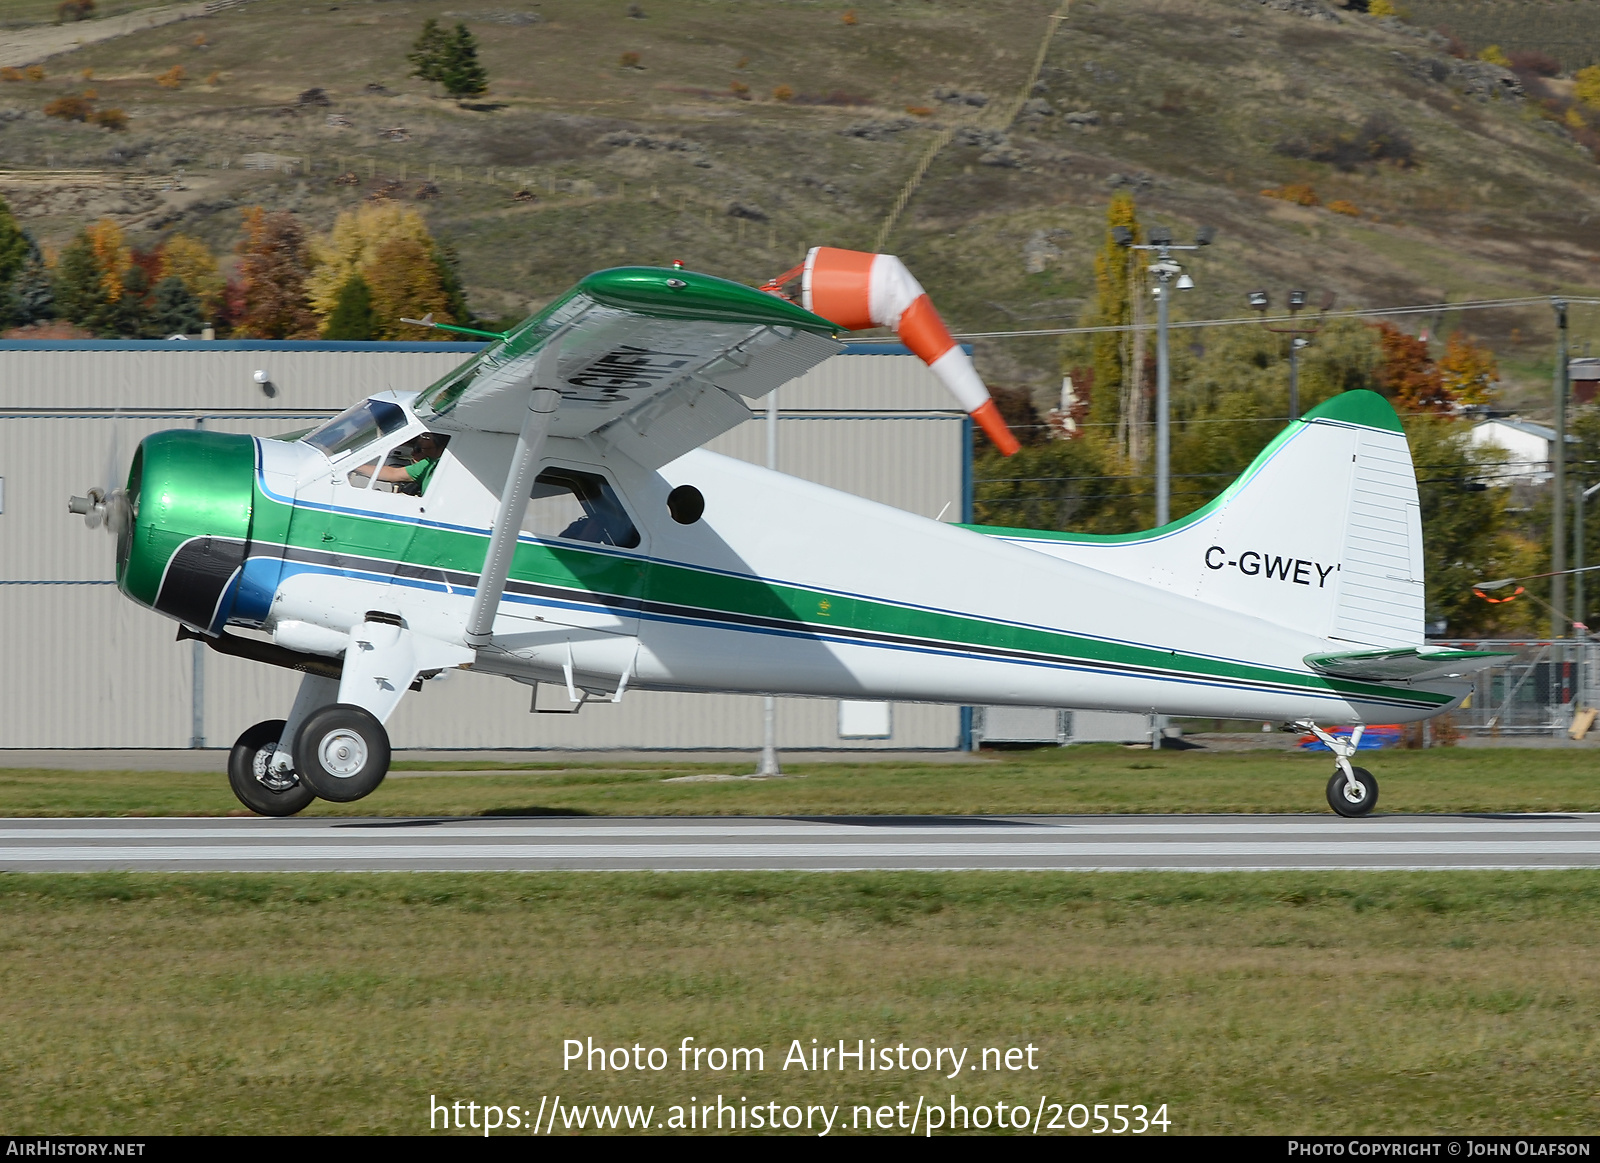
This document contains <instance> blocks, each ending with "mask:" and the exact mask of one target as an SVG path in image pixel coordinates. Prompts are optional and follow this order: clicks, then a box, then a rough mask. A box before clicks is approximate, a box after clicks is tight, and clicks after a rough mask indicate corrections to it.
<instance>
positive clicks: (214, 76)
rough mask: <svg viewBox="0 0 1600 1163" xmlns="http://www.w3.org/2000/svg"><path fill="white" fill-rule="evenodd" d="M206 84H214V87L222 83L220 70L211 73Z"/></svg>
mask: <svg viewBox="0 0 1600 1163" xmlns="http://www.w3.org/2000/svg"><path fill="white" fill-rule="evenodd" d="M206 84H208V85H210V86H212V87H213V88H215V87H216V86H217V85H220V84H222V73H221V72H220V71H219V72H215V73H211V74H209V75H208V76H207V77H206Z"/></svg>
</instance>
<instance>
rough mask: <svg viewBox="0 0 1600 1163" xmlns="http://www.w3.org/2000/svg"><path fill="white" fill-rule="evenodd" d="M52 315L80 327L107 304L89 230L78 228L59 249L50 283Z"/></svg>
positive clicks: (90, 321) (99, 312) (87, 322)
mask: <svg viewBox="0 0 1600 1163" xmlns="http://www.w3.org/2000/svg"><path fill="white" fill-rule="evenodd" d="M51 290H52V294H53V296H54V299H55V308H56V315H57V316H58V317H59V318H62V319H66V320H68V321H69V322H72V323H77V324H79V325H80V326H83V327H90V328H92V327H93V326H94V323H93V320H95V319H98V318H99V317H100V316H101V313H102V312H104V311H105V310H106V308H107V307H108V306H109V302H108V300H107V299H106V293H105V283H104V279H103V277H102V272H101V270H100V264H99V262H97V261H96V259H95V252H94V244H93V243H92V242H91V241H90V240H89V233H88V231H86V230H80V231H79V232H78V235H77V237H76V238H74V239H73V240H72V241H71V242H69V243H68V244H67V245H66V247H65V248H64V249H63V250H62V251H61V258H60V261H58V262H57V263H56V275H55V280H54V286H53V287H52V288H51Z"/></svg>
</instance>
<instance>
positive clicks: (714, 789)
mask: <svg viewBox="0 0 1600 1163" xmlns="http://www.w3.org/2000/svg"><path fill="white" fill-rule="evenodd" d="M1362 762H1363V763H1365V764H1366V765H1367V766H1368V767H1370V768H1372V770H1373V771H1374V772H1375V774H1376V775H1377V777H1378V780H1379V784H1380V786H1381V789H1382V792H1381V799H1380V801H1379V811H1384V812H1512V811H1518V812H1526V811H1532V812H1550V811H1594V810H1600V774H1597V772H1596V770H1595V768H1596V764H1595V760H1594V758H1593V757H1591V756H1590V755H1589V753H1588V752H1584V751H1549V750H1516V749H1512V748H1506V749H1467V748H1441V749H1437V750H1430V751H1384V752H1375V753H1370V754H1364V755H1363V759H1362ZM399 766H400V767H401V768H408V767H409V768H413V769H414V768H417V767H422V766H424V765H423V764H421V763H407V764H401V765H399ZM474 766H476V767H480V768H481V767H483V766H485V765H483V764H470V763H451V762H449V761H448V760H446V759H443V758H440V759H438V760H428V761H427V763H426V767H427V769H428V770H429V771H432V772H438V771H440V770H441V769H445V770H450V769H454V771H455V772H456V774H422V773H418V772H415V771H409V772H405V771H403V772H397V773H396V775H395V776H391V778H390V779H388V780H387V781H385V783H384V784H383V786H382V787H380V788H379V789H378V790H377V791H376V792H375V793H374V794H373V795H371V796H369V797H368V798H366V799H364V800H360V801H358V802H356V803H353V804H330V803H325V802H322V801H318V802H317V803H316V804H314V805H313V806H312V807H311V808H310V809H308V811H307V814H311V815H360V816H368V815H380V816H423V815H427V816H432V815H469V816H470V815H547V814H562V815H569V814H594V815H838V814H858V813H880V814H886V815H908V814H922V813H932V814H974V813H981V814H994V813H1000V814H1030V813H1073V812H1088V813H1099V812H1326V811H1327V810H1328V808H1327V803H1326V801H1325V800H1324V798H1323V787H1324V784H1325V783H1326V782H1327V777H1328V775H1329V774H1331V773H1332V770H1333V762H1332V760H1331V758H1330V757H1329V756H1328V755H1327V754H1326V753H1325V752H1324V753H1320V754H1316V753H1311V754H1307V753H1288V754H1284V753H1277V752H1267V753H1261V752H1254V753H1250V752H1246V753H1237V752H1235V753H1211V754H1207V753H1204V752H1200V751H1189V752H1151V751H1144V750H1139V749H1131V748H1123V747H1118V746H1110V745H1105V746H1080V747H1073V748H1069V749H1065V750H1060V749H1056V748H1049V749H1044V750H1039V751H1012V752H999V753H989V754H987V755H986V756H985V757H984V758H983V759H981V760H978V761H975V762H972V763H954V764H952V763H912V762H900V761H883V762H865V763H850V762H848V761H840V762H836V763H819V764H798V765H790V766H788V767H787V768H786V771H787V774H788V778H784V779H776V780H736V781H727V782H711V781H689V782H678V781H679V780H680V779H681V777H683V776H690V775H700V774H733V773H742V772H748V771H750V770H751V768H752V766H753V763H752V761H751V760H750V759H748V758H743V757H741V758H729V759H728V760H727V761H725V762H720V763H711V764H707V763H696V764H693V765H684V764H675V763H646V764H629V765H615V764H613V765H606V764H604V763H596V764H595V765H593V766H561V767H556V768H554V769H552V767H553V765H551V764H548V763H546V764H542V765H541V764H530V765H529V766H528V768H527V769H526V770H521V771H515V772H506V771H505V770H504V769H503V768H497V769H496V772H495V773H494V774H467V772H469V771H470V770H471V769H472V768H473V767H474ZM230 813H240V814H242V813H243V809H242V808H241V807H240V806H239V803H238V801H237V800H235V799H234V798H233V794H232V793H231V792H230V791H229V790H228V786H227V781H226V779H224V778H223V777H222V776H220V775H208V774H196V773H188V772H183V773H179V772H148V771H105V772H84V771H53V770H51V771H46V770H16V769H11V770H3V769H0V816H124V815H149V816H174V815H176V816H182V815H199V816H222V815H228V814H230Z"/></svg>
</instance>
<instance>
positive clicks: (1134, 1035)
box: [0, 872, 1600, 1135]
mask: <svg viewBox="0 0 1600 1163" xmlns="http://www.w3.org/2000/svg"><path fill="white" fill-rule="evenodd" d="M0 917H3V919H4V923H3V925H0V1125H4V1126H5V1127H6V1129H7V1131H8V1132H11V1133H15V1134H35V1133H43V1132H51V1133H114V1134H118V1135H137V1134H142V1133H174V1132H178V1133H195V1132H268V1133H270V1132H293V1133H306V1132H346V1133H358V1132H380V1131H382V1132H398V1133H419V1132H425V1131H426V1130H427V1118H428V1114H427V1112H428V1102H429V1096H430V1095H438V1096H439V1097H440V1098H441V1099H443V1100H445V1101H447V1102H448V1101H453V1100H456V1099H459V1100H462V1101H474V1102H478V1103H493V1104H508V1103H515V1104H521V1105H531V1106H533V1107H537V1106H538V1104H539V1099H540V1097H541V1096H552V1097H553V1096H555V1095H557V1094H559V1095H561V1096H563V1100H564V1101H566V1102H570V1103H574V1104H581V1103H591V1102H606V1103H641V1104H654V1105H655V1106H656V1107H657V1110H658V1115H657V1117H658V1119H659V1118H664V1117H666V1112H665V1110H664V1109H662V1108H664V1107H666V1106H668V1105H670V1104H675V1103H684V1102H686V1101H688V1099H689V1096H691V1095H694V1096H696V1098H697V1099H700V1100H703V1101H705V1102H714V1101H715V1096H716V1095H718V1094H721V1095H723V1096H725V1098H726V1100H727V1101H728V1102H729V1103H731V1104H732V1103H737V1102H738V1101H739V1100H740V1098H741V1097H742V1098H745V1099H748V1101H749V1102H750V1103H752V1104H755V1103H766V1102H769V1101H776V1102H778V1103H779V1104H780V1105H782V1104H788V1103H822V1104H834V1103H838V1104H842V1105H843V1107H844V1112H843V1117H844V1118H845V1119H846V1120H848V1118H849V1115H850V1108H851V1106H852V1105H853V1104H855V1103H863V1104H867V1103H870V1104H873V1105H878V1104H881V1103H895V1102H900V1101H906V1102H909V1103H912V1104H914V1103H915V1102H916V1100H917V1098H918V1097H919V1096H921V1097H924V1098H926V1099H927V1100H929V1101H930V1102H945V1103H948V1101H949V1097H948V1096H950V1095H952V1094H953V1095H955V1096H957V1101H958V1102H960V1103H984V1102H987V1103H991V1104H992V1103H993V1102H994V1101H996V1100H1002V1101H1005V1102H1007V1103H1011V1102H1020V1103H1025V1104H1029V1105H1030V1106H1032V1105H1034V1104H1036V1103H1037V1102H1038V1099H1039V1096H1040V1095H1044V1096H1046V1098H1047V1100H1048V1101H1049V1102H1058V1101H1059V1102H1063V1103H1071V1102H1085V1103H1089V1104H1093V1103H1095V1102H1107V1103H1144V1104H1148V1105H1151V1106H1154V1105H1157V1104H1160V1103H1166V1104H1167V1105H1168V1113H1169V1115H1170V1117H1171V1120H1172V1126H1171V1130H1172V1131H1173V1132H1174V1133H1180V1132H1181V1133H1206V1132H1231V1133H1252V1132H1253V1133H1269V1132H1277V1133H1285V1132H1324V1133H1333V1132H1339V1133H1355V1132H1363V1131H1366V1132H1379V1131H1382V1132H1410V1133H1432V1132H1461V1133H1466V1132H1470V1133H1474V1134H1485V1133H1490V1132H1504V1133H1511V1132H1530V1131H1542V1132H1547V1133H1562V1132H1571V1133H1594V1131H1595V1130H1596V1128H1597V1126H1600V1054H1597V1053H1596V1051H1597V1049H1600V1046H1597V1029H1600V1022H1597V1019H1596V1015H1597V1014H1600V956H1597V949H1596V944H1597V933H1600V876H1596V875H1595V874H1593V873H1581V872H1558V873H1543V874H1532V873H1450V874H1423V873H1404V874H1387V873H1319V874H1279V873H1272V874H1255V875H1236V874H1212V875H1203V874H1125V875H1116V876H1107V875H1087V876H1086V875H1049V874H1013V873H1003V874H1002V873H969V874H911V873H905V874H848V875H826V876H823V875H808V874H800V875H794V874H746V873H741V874H678V875H671V876H662V875H589V874H563V875H529V876H517V875H474V876H461V875H457V876H439V875H411V874H387V875H376V876H371V875H367V876H339V875H306V876H225V875H211V876H144V875H103V876H102V875H95V876H13V877H5V878H3V879H0ZM685 1036H693V1037H694V1038H696V1039H697V1040H698V1042H699V1044H700V1045H702V1046H723V1047H730V1046H744V1047H760V1048H762V1049H764V1051H765V1054H766V1059H765V1064H764V1065H765V1069H764V1070H763V1071H760V1072H757V1071H744V1072H740V1073H727V1072H723V1073H716V1072H712V1071H709V1070H703V1071H702V1072H700V1073H698V1074H696V1073H683V1072H681V1071H680V1070H679V1069H678V1058H677V1054H676V1047H677V1046H678V1045H679V1044H680V1043H681V1040H682V1039H683V1038H684V1037H685ZM588 1037H593V1038H594V1039H595V1042H596V1043H597V1044H603V1045H606V1046H619V1045H620V1046H628V1047H631V1046H633V1045H634V1044H636V1043H638V1044H641V1045H642V1046H644V1047H646V1048H648V1047H656V1046H659V1047H663V1048H670V1049H671V1050H672V1051H673V1053H672V1056H671V1064H670V1066H669V1068H668V1069H667V1070H664V1071H662V1072H660V1073H651V1072H649V1071H643V1072H632V1071H630V1072H628V1073H626V1074H610V1075H602V1074H600V1073H599V1072H595V1073H593V1074H586V1073H583V1072H580V1071H578V1070H576V1069H574V1070H572V1071H567V1072H563V1069H562V1060H561V1052H562V1042H563V1040H564V1039H566V1038H579V1039H583V1038H588ZM812 1038H817V1039H818V1040H819V1044H821V1043H837V1041H838V1040H839V1039H846V1040H848V1041H849V1042H851V1043H852V1044H853V1043H854V1041H855V1039H857V1038H860V1039H868V1038H876V1039H877V1040H878V1043H879V1044H880V1045H884V1044H888V1045H898V1044H905V1045H907V1046H909V1047H916V1046H932V1047H937V1046H950V1047H966V1048H968V1049H969V1051H970V1053H971V1055H972V1056H973V1057H976V1056H977V1055H978V1054H979V1053H980V1052H981V1049H982V1048H983V1047H1001V1048H1005V1047H1012V1046H1015V1047H1024V1046H1026V1045H1029V1044H1031V1045H1033V1046H1035V1047H1037V1057H1036V1059H1035V1061H1036V1064H1037V1066H1038V1069H1037V1070H1034V1071H1029V1070H1026V1069H1023V1070H1021V1071H1019V1072H1017V1073H1005V1072H1001V1073H995V1072H993V1071H990V1072H978V1073H963V1074H961V1075H959V1076H958V1077H956V1078H954V1079H946V1078H943V1077H935V1076H934V1075H933V1074H932V1073H931V1072H922V1073H914V1072H911V1073H900V1072H898V1071H896V1072H890V1073H874V1074H855V1073H850V1072H847V1073H846V1074H845V1075H843V1076H841V1075H839V1074H838V1073H837V1072H829V1073H826V1074H823V1073H817V1074H806V1073H801V1072H799V1071H798V1070H795V1069H791V1070H788V1071H785V1070H783V1069H781V1064H782V1062H783V1059H784V1056H785V1053H786V1051H787V1049H788V1048H789V1046H790V1043H791V1040H792V1039H801V1040H802V1044H803V1046H804V1047H807V1048H809V1046H810V1039H812ZM946 1072H948V1069H947V1071H946ZM848 1125H849V1124H848V1121H846V1123H845V1127H846V1129H847V1128H848ZM836 1133H837V1132H836Z"/></svg>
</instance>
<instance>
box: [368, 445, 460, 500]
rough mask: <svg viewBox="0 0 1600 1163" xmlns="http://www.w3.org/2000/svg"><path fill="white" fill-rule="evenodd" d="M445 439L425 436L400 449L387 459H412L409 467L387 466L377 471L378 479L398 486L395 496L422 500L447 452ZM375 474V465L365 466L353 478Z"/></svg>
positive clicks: (402, 465)
mask: <svg viewBox="0 0 1600 1163" xmlns="http://www.w3.org/2000/svg"><path fill="white" fill-rule="evenodd" d="M446 439H447V438H446V437H442V436H438V435H436V434H435V433H432V432H424V433H423V434H422V435H420V436H418V437H416V438H414V439H412V440H409V441H407V442H406V443H405V444H402V445H400V447H398V448H396V449H395V450H394V452H393V453H391V454H390V455H389V457H388V459H391V460H395V459H398V460H406V459H408V458H409V463H406V464H386V465H384V466H383V467H381V468H379V469H378V470H377V477H378V479H379V480H380V481H387V482H388V483H390V484H393V485H395V486H396V490H395V491H396V492H401V493H405V494H407V495H409V496H413V497H420V496H421V495H422V493H423V491H424V490H425V489H426V488H427V487H428V481H429V480H430V479H431V478H432V477H433V470H434V469H435V468H437V467H438V466H439V456H440V454H441V453H443V452H444V445H445V441H446ZM372 471H373V468H372V465H362V466H361V467H360V468H356V469H352V470H351V471H350V475H351V476H353V477H354V476H363V477H364V476H369V475H371V474H372Z"/></svg>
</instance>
